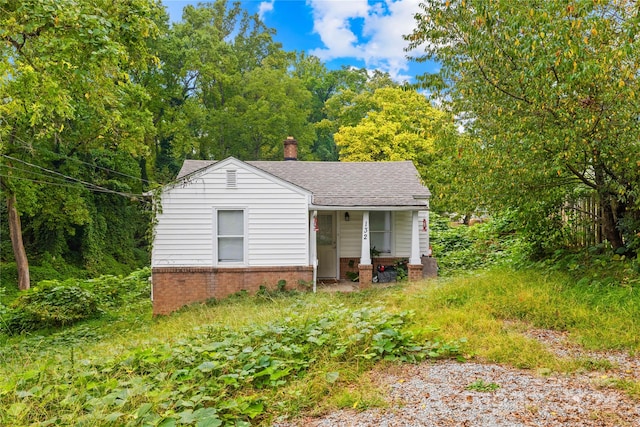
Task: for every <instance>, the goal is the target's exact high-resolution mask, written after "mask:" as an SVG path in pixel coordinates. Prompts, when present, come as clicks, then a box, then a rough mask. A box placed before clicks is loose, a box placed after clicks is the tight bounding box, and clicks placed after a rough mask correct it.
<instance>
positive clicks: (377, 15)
mask: <svg viewBox="0 0 640 427" xmlns="http://www.w3.org/2000/svg"><path fill="white" fill-rule="evenodd" d="M307 4H308V5H309V6H310V7H311V8H312V11H313V12H312V13H313V19H314V31H315V32H316V33H317V34H318V35H319V36H320V39H321V40H322V43H323V44H324V47H322V48H318V49H314V50H313V51H311V52H310V53H311V54H312V55H315V56H318V57H319V58H321V59H323V60H327V61H330V60H333V59H339V58H349V57H353V58H356V59H359V60H362V61H363V62H364V63H365V66H366V67H367V68H372V69H378V70H381V71H385V72H388V73H389V74H390V75H391V77H393V78H394V79H395V80H397V81H404V80H410V79H411V78H412V76H408V75H406V72H407V71H408V69H409V66H408V61H407V59H406V54H407V53H406V52H405V51H404V48H405V47H406V46H407V44H408V43H407V42H406V41H405V40H404V39H403V38H402V36H403V35H405V34H409V33H411V31H412V30H413V28H414V24H415V20H414V18H413V15H414V14H415V13H417V12H418V11H419V10H420V8H419V1H418V0H383V1H376V2H374V3H372V4H369V2H368V1H367V0H352V1H339V0H338V1H328V0H307ZM358 19H362V21H361V22H362V26H361V28H360V26H359V25H352V24H354V23H356V22H357V21H354V20H358ZM359 30H361V31H359Z"/></svg>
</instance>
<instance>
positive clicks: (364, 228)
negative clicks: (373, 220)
mask: <svg viewBox="0 0 640 427" xmlns="http://www.w3.org/2000/svg"><path fill="white" fill-rule="evenodd" d="M368 238H369V221H365V222H364V223H363V224H362V240H367V239H368Z"/></svg>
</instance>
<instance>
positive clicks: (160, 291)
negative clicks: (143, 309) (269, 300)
mask: <svg viewBox="0 0 640 427" xmlns="http://www.w3.org/2000/svg"><path fill="white" fill-rule="evenodd" d="M152 278H153V314H154V315H158V314H169V313H171V312H172V311H175V310H177V309H178V308H180V307H182V306H184V305H187V304H192V303H194V302H203V301H206V300H208V299H211V298H216V299H221V298H225V297H228V296H229V295H232V294H234V293H236V292H239V291H242V290H245V291H247V292H249V293H255V292H257V291H258V290H259V289H260V286H266V287H267V288H268V289H276V288H277V286H278V282H279V281H280V280H285V281H286V282H287V285H286V289H306V287H304V286H301V285H299V284H298V282H299V281H300V280H302V281H305V282H311V281H312V280H313V267H311V266H304V267H246V268H218V267H155V268H153V270H152Z"/></svg>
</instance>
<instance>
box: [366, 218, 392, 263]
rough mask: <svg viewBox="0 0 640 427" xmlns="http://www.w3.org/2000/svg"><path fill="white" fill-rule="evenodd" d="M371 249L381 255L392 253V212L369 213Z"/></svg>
mask: <svg viewBox="0 0 640 427" xmlns="http://www.w3.org/2000/svg"><path fill="white" fill-rule="evenodd" d="M369 228H370V231H371V248H372V249H373V248H376V250H377V251H378V252H380V253H381V254H390V253H391V212H389V211H386V212H383V211H372V212H371V213H369Z"/></svg>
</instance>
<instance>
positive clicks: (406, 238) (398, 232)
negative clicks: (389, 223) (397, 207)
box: [393, 211, 411, 258]
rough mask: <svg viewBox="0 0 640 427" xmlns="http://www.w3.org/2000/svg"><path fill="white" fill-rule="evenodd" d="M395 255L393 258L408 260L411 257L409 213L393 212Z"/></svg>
mask: <svg viewBox="0 0 640 427" xmlns="http://www.w3.org/2000/svg"><path fill="white" fill-rule="evenodd" d="M393 231H394V233H393V234H394V241H395V253H394V254H393V256H396V257H403V258H408V257H409V256H410V255H411V212H410V211H399V212H393Z"/></svg>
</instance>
